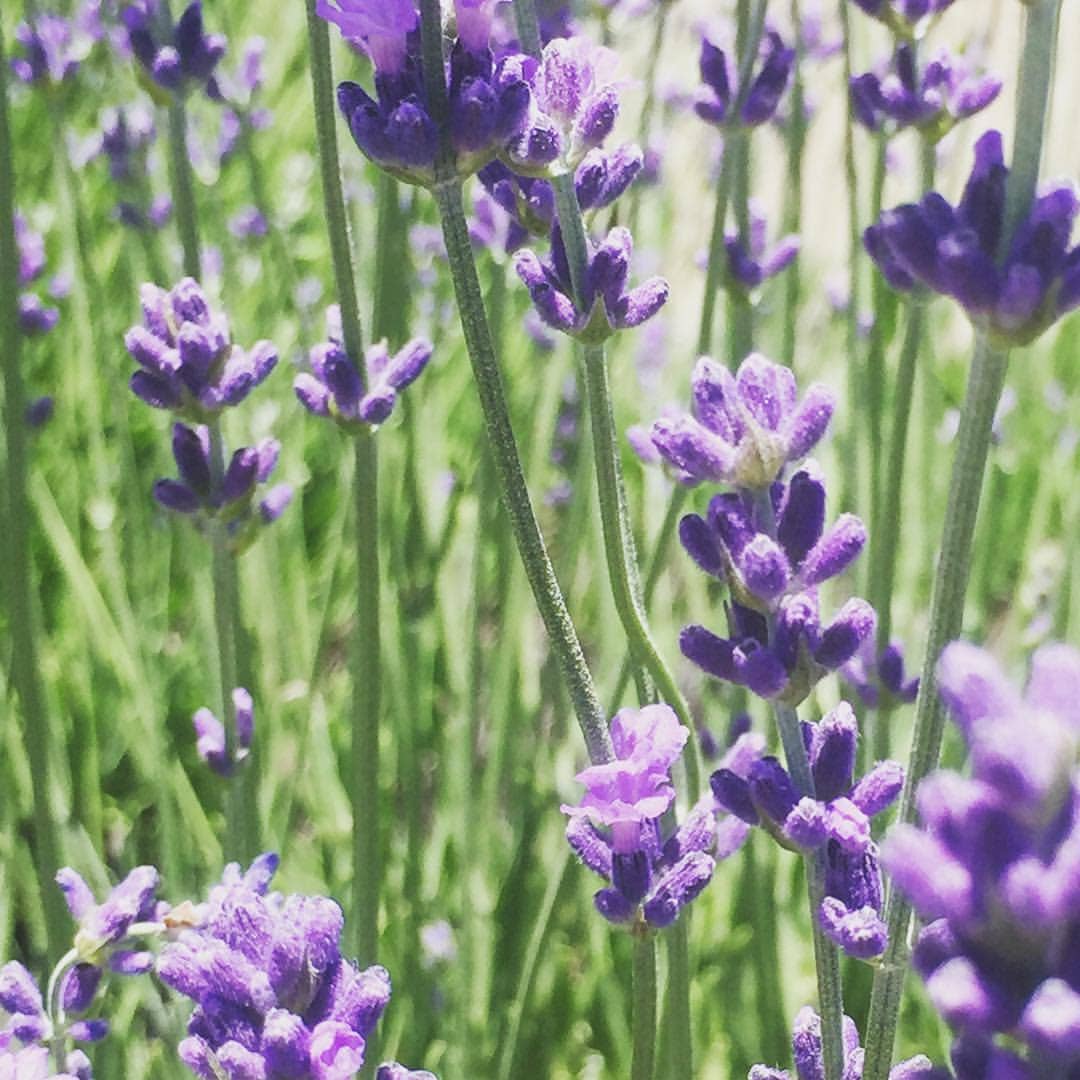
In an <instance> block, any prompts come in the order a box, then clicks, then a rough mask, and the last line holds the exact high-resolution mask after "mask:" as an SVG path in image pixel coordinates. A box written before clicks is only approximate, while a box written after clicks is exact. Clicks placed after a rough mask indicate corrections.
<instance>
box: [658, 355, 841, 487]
mask: <svg viewBox="0 0 1080 1080" xmlns="http://www.w3.org/2000/svg"><path fill="white" fill-rule="evenodd" d="M691 390H692V395H693V411H692V414H691V415H688V416H683V417H680V418H677V419H672V418H663V419H661V420H657V421H656V423H655V424H653V428H652V437H653V442H654V443H655V444H656V447H657V449H658V450H659V451H660V453H661V454H662V455H663V457H664V458H665V460H667V461H668V462H669V463H670V464H671V465H672V466H673V467H674V468H675V469H677V470H678V471H679V472H681V473H685V474H687V475H689V476H691V477H693V478H694V479H696V480H698V481H705V482H709V483H725V484H732V485H734V486H736V487H742V488H765V487H768V486H769V485H770V484H772V483H773V481H774V480H776V479H777V477H778V476H779V475H780V472H781V471H782V470H783V468H784V466H785V465H788V464H791V463H794V462H796V461H799V460H800V459H801V458H803V457H805V456H806V455H807V454H808V453H809V452H810V451H811V450H812V449H813V448H814V447H815V446H816V445H817V444H818V443H819V442H820V441H821V439H822V437H823V436H824V434H825V431H826V429H827V428H828V426H829V421H830V420H831V419H832V414H833V408H834V407H835V398H834V397H833V394H832V392H831V391H830V390H829V389H828V388H827V387H825V386H824V385H823V384H821V383H814V384H813V385H812V386H811V387H810V388H809V389H808V390H807V392H806V394H805V396H804V397H803V400H802V401H801V402H799V400H798V391H797V388H796V385H795V376H794V375H793V374H792V372H791V370H790V369H789V368H786V367H784V366H782V365H781V364H774V363H773V362H772V361H771V360H768V359H766V358H765V357H764V356H761V355H760V354H758V353H754V354H752V355H751V356H748V357H747V358H746V359H745V360H744V361H743V362H742V364H741V365H740V366H739V370H738V372H737V373H736V374H735V376H734V377H733V376H732V375H731V373H730V372H729V371H728V370H727V368H726V367H723V366H721V365H720V364H717V363H716V362H715V361H714V360H711V359H710V358H709V357H702V358H701V359H700V360H699V361H698V363H697V366H696V367H695V368H694V374H693V376H692V378H691Z"/></svg>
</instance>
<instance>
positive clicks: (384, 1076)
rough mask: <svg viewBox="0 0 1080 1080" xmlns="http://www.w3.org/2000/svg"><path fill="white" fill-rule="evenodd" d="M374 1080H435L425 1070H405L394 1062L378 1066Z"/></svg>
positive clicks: (433, 1076)
mask: <svg viewBox="0 0 1080 1080" xmlns="http://www.w3.org/2000/svg"><path fill="white" fill-rule="evenodd" d="M375 1080H435V1074H434V1073H430V1072H428V1071H427V1069H407V1068H405V1066H404V1065H399V1064H398V1063H397V1062H396V1061H390V1062H387V1063H386V1064H384V1065H380V1066H379V1068H378V1071H377V1072H376V1073H375Z"/></svg>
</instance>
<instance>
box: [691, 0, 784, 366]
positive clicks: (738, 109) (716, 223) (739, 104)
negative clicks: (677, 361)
mask: <svg viewBox="0 0 1080 1080" xmlns="http://www.w3.org/2000/svg"><path fill="white" fill-rule="evenodd" d="M747 2H748V0H747ZM745 6H746V5H745V3H744V5H743V7H745ZM767 7H768V0H758V4H757V7H756V8H755V9H754V12H753V16H752V18H751V19H749V20H748V21H747V22H746V27H747V29H746V31H745V33H744V34H742V35H740V39H739V42H738V47H739V49H740V51H739V69H738V78H739V88H738V97H737V98H736V100H735V102H734V103H733V104H732V106H731V109H730V115H732V116H739V115H740V114H741V113H742V110H743V106H744V105H745V104H746V100H747V97H748V96H749V94H750V91H751V88H752V86H753V81H752V79H751V77H750V76H751V72H752V71H753V67H754V63H755V61H756V60H757V56H758V49H759V48H760V46H761V38H762V35H763V34H764V33H765V12H766V9H767ZM740 10H742V9H740ZM745 137H746V133H745V132H742V131H739V130H738V129H737V128H732V130H731V131H730V132H728V134H727V138H726V140H725V145H724V156H723V160H722V161H721V164H720V176H719V179H718V181H717V185H716V207H715V210H714V212H713V224H712V232H711V234H710V236H709V255H708V264H707V267H706V270H705V295H704V297H703V299H702V303H701V323H700V325H699V328H698V342H697V351H698V355H699V356H705V355H707V354H708V353H711V352H712V346H713V324H714V323H715V321H716V300H717V296H718V294H719V292H720V288H721V285H722V284H723V281H724V275H725V273H726V267H727V248H726V246H725V243H724V241H725V233H724V230H725V227H726V225H727V213H728V206H729V203H730V202H731V195H732V187H733V185H734V183H735V173H734V170H735V167H736V166H735V159H736V157H737V156H738V155H737V154H736V153H735V152H733V151H734V149H735V148H734V146H733V145H732V144H734V143H736V142H738V141H739V140H740V139H743V138H745ZM748 351H749V350H748ZM744 355H745V354H744ZM739 359H740V360H741V359H742V357H739Z"/></svg>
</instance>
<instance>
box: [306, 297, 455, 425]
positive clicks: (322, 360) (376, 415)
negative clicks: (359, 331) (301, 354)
mask: <svg viewBox="0 0 1080 1080" xmlns="http://www.w3.org/2000/svg"><path fill="white" fill-rule="evenodd" d="M328 322H329V323H330V324H331V325H334V324H335V323H336V322H340V317H339V316H337V315H336V312H334V313H331V317H330V318H328ZM433 351H434V349H433V346H432V344H431V342H429V341H428V340H426V339H425V338H414V339H413V340H412V341H410V342H408V344H406V345H404V346H403V347H402V348H401V349H400V350H398V352H397V353H396V354H395V355H393V356H391V355H390V351H389V349H388V348H387V346H386V342H385V341H380V342H376V343H375V344H374V345H372V346H371V347H370V348H369V349H368V350H367V352H366V353H365V362H366V368H367V379H366V388H365V383H364V382H363V381H362V380H361V378H360V373H359V372H358V371H357V369H356V365H355V364H353V362H352V360H351V359H350V358H349V356H348V355H347V353H346V352H345V346H344V345H343V344H342V342H341V340H340V336H338V335H337V334H335V333H334V332H332V333H331V338H330V340H329V341H327V342H325V343H323V344H321V345H317V346H315V348H314V349H312V351H311V354H310V361H311V372H310V374H309V373H307V372H304V373H302V374H300V375H297V376H296V379H295V380H294V382H293V389H294V390H295V392H296V396H297V398H298V399H299V401H300V404H301V405H303V406H304V408H305V409H307V410H308V412H310V413H312V414H313V415H315V416H326V417H331V418H332V419H333V420H335V421H336V422H337V423H338V424H339V425H340V426H341V427H343V428H345V429H346V430H347V431H356V430H357V429H358V428H361V427H372V428H373V427H377V426H378V425H379V424H381V423H383V422H384V421H386V420H388V419H389V418H390V414H391V413H392V412H393V411H394V406H395V405H396V404H397V399H398V395H399V394H400V393H401V392H402V391H403V390H404V389H405V388H406V387H407V386H410V385H411V384H412V383H413V382H415V381H416V380H417V379H418V378H419V377H420V375H421V374H422V373H423V371H424V368H426V367H427V364H428V361H429V360H430V359H431V355H432V353H433Z"/></svg>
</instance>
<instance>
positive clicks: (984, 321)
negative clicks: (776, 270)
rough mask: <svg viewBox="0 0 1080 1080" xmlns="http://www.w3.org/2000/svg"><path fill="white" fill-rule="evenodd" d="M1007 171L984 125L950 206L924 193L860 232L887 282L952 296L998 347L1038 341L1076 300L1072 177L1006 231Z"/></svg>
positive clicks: (1078, 272)
mask: <svg viewBox="0 0 1080 1080" xmlns="http://www.w3.org/2000/svg"><path fill="white" fill-rule="evenodd" d="M1007 179H1008V169H1007V168H1006V167H1005V163H1004V159H1003V156H1002V147H1001V135H1000V134H999V133H998V132H996V131H990V132H987V133H986V134H985V135H984V136H983V137H982V138H981V139H980V140H979V141H978V143H977V144H976V147H975V167H974V169H973V170H972V173H971V176H970V178H969V180H968V182H967V187H966V188H965V190H964V195H963V198H962V199H961V200H960V202H959V203H958V204H957V205H956V206H955V207H954V206H952V205H951V204H950V203H948V202H947V201H946V200H945V199H944V198H943V197H942V196H941V195H939V194H937V192H930V193H929V194H928V195H926V196H925V197H924V198H923V200H922V202H921V203H918V204H917V205H907V206H900V207H898V208H897V209H895V210H889V211H887V212H886V213H884V214H882V216H881V218H880V220H879V221H878V223H877V224H876V225H872V226H871V227H870V228H869V229H867V231H866V234H865V238H864V239H865V243H866V249H867V251H868V252H869V253H870V256H871V258H873V260H874V262H875V263H877V265H878V268H879V269H880V270H881V272H882V273H883V274H884V275H885V277H886V279H887V280H888V282H889V284H890V285H892V286H893V288H896V289H900V290H909V289H911V288H913V287H914V286H915V285H916V284H917V283H918V284H921V285H924V286H926V287H927V288H929V289H930V290H932V291H933V292H938V293H942V294H943V295H945V296H951V297H953V299H955V300H957V301H958V302H959V303H960V305H961V307H963V308H964V310H965V311H966V312H967V314H968V316H969V317H970V318H971V320H972V322H973V323H974V324H975V325H976V326H978V327H980V328H982V329H984V330H985V331H986V332H987V333H988V334H989V335H990V336H991V337H992V338H993V339H995V340H996V341H997V342H998V343H999V344H1001V345H1002V346H1003V347H1009V346H1011V345H1017V344H1020V345H1023V344H1027V343H1029V342H1031V341H1034V340H1035V338H1037V337H1038V336H1039V335H1040V334H1042V333H1043V331H1044V330H1046V329H1047V328H1048V327H1049V326H1050V325H1052V324H1053V323H1054V322H1055V321H1056V320H1057V319H1058V318H1060V317H1061V316H1062V315H1064V314H1066V313H1067V312H1069V311H1071V310H1072V309H1073V308H1075V307H1077V306H1078V305H1080V247H1070V243H1071V235H1072V227H1073V221H1074V220H1075V218H1076V214H1077V210H1078V209H1080V202H1078V200H1077V196H1076V193H1075V191H1074V190H1073V188H1072V186H1071V185H1068V184H1058V185H1052V186H1050V187H1048V188H1046V189H1044V190H1043V192H1042V194H1041V195H1039V196H1038V197H1037V198H1036V199H1035V201H1034V203H1033V204H1032V206H1031V209H1030V210H1029V212H1028V214H1027V216H1026V217H1025V218H1024V219H1023V220H1022V221H1021V222H1020V224H1019V226H1018V228H1017V229H1016V233H1015V235H1014V236H1012V237H1011V238H1005V237H1004V236H1003V235H1002V234H1003V230H1004V224H1005V189H1006V182H1007ZM1006 239H1008V248H1007V250H1005V251H1004V252H1002V251H1000V250H999V249H1001V246H1002V243H1003V241H1005V240H1006ZM999 256H1003V258H999Z"/></svg>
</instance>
